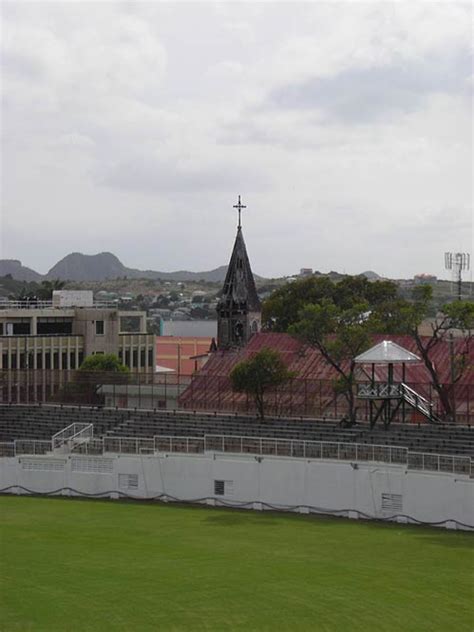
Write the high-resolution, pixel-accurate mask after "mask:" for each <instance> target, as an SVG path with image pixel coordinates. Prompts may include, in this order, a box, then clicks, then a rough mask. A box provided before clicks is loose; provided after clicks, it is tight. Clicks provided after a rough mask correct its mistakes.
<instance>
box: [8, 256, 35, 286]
mask: <svg viewBox="0 0 474 632" xmlns="http://www.w3.org/2000/svg"><path fill="white" fill-rule="evenodd" d="M7 274H10V275H11V276H12V278H13V279H16V280H17V281H28V282H30V281H41V279H42V278H43V275H41V274H39V273H38V272H35V271H34V270H32V269H31V268H27V267H26V266H24V265H22V263H21V261H19V260H18V259H0V277H2V276H7Z"/></svg>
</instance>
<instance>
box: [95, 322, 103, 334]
mask: <svg viewBox="0 0 474 632" xmlns="http://www.w3.org/2000/svg"><path fill="white" fill-rule="evenodd" d="M104 331H105V327H104V321H103V320H96V321H95V333H96V336H103V335H104Z"/></svg>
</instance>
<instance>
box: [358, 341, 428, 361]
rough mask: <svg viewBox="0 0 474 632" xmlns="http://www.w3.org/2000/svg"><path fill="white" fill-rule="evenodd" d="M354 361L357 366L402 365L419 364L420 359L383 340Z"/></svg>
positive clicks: (406, 350) (393, 343)
mask: <svg viewBox="0 0 474 632" xmlns="http://www.w3.org/2000/svg"><path fill="white" fill-rule="evenodd" d="M354 361H355V362H358V363H359V364H404V363H406V362H420V358H419V357H418V356H417V355H415V354H414V353H412V352H411V351H408V349H404V348H403V347H401V346H400V345H397V343H396V342H392V341H391V340H383V341H382V342H379V344H378V345H375V347H371V348H370V349H368V350H367V351H364V353H361V354H360V355H358V356H357V357H356V358H355V360H354Z"/></svg>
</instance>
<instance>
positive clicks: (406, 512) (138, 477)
mask: <svg viewBox="0 0 474 632" xmlns="http://www.w3.org/2000/svg"><path fill="white" fill-rule="evenodd" d="M0 493H4V494H5V493H8V494H40V495H44V494H48V495H62V496H88V497H109V498H113V499H118V498H133V499H137V500H144V499H147V500H161V501H165V502H171V501H177V502H193V503H203V504H208V505H213V506H228V507H238V508H248V509H256V510H266V509H271V510H280V511H295V512H300V513H306V514H308V513H320V514H329V515H338V516H342V517H348V518H354V519H356V518H365V519H377V520H393V521H397V522H399V523H413V524H427V525H433V526H440V527H445V528H451V529H463V530H474V479H472V478H469V476H467V475H459V474H450V473H444V472H427V471H415V470H410V469H408V468H407V466H406V465H401V464H387V463H360V462H341V461H335V460H319V459H318V460H316V459H314V460H313V459H306V458H288V457H279V456H262V455H257V456H256V455H240V454H228V453H220V452H210V451H209V452H204V453H203V454H182V453H179V454H176V453H166V452H163V453H157V454H149V455H124V454H111V453H108V454H107V453H106V454H102V455H100V456H93V455H86V454H74V453H72V454H58V453H52V454H46V455H36V456H30V455H22V456H14V457H4V458H1V459H0Z"/></svg>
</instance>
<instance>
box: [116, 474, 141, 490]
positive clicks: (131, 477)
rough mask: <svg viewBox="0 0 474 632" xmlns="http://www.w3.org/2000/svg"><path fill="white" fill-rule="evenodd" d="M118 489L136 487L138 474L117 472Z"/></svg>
mask: <svg viewBox="0 0 474 632" xmlns="http://www.w3.org/2000/svg"><path fill="white" fill-rule="evenodd" d="M118 480H119V487H120V489H138V474H119V475H118Z"/></svg>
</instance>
